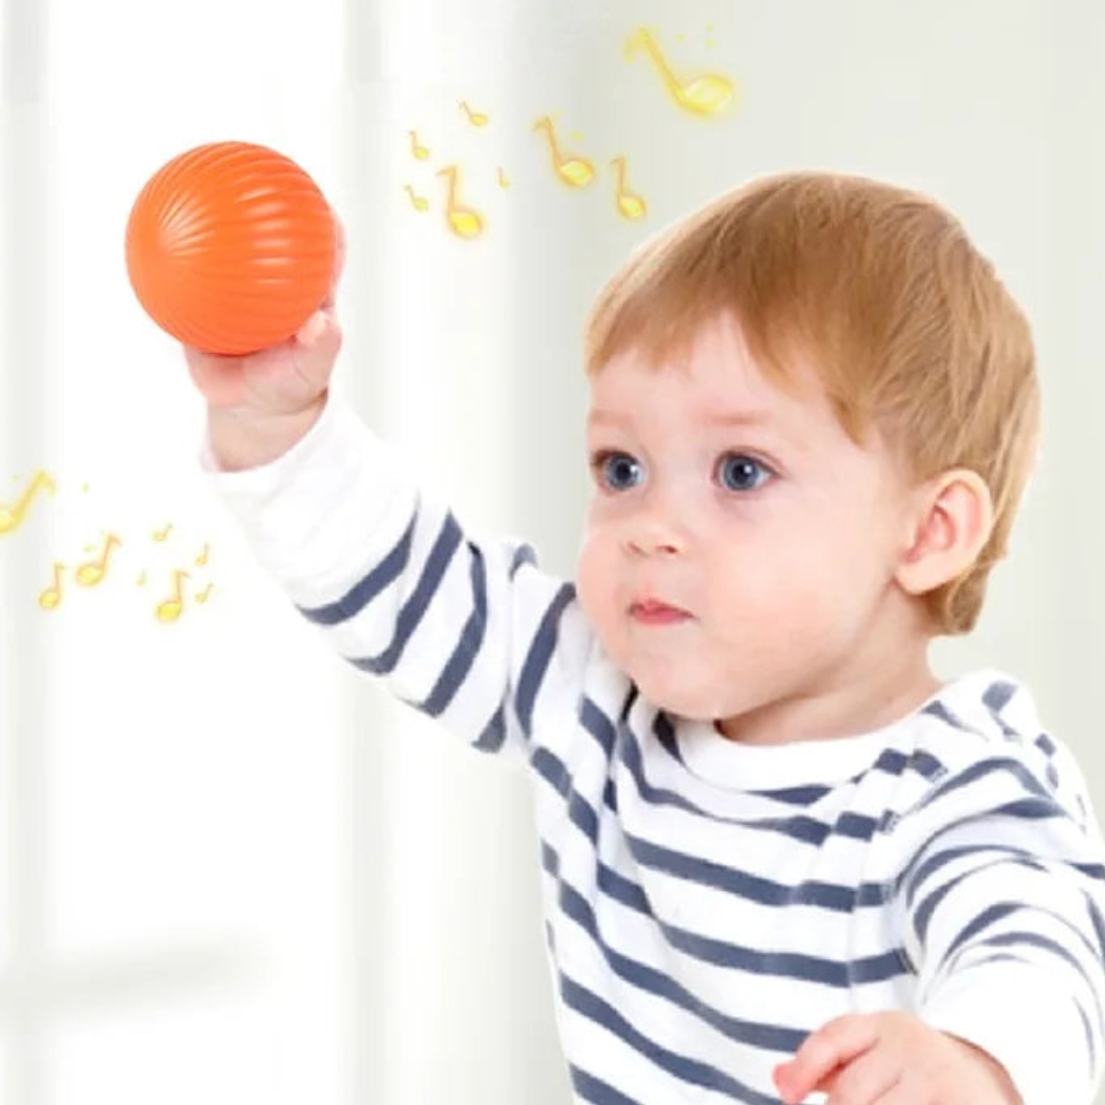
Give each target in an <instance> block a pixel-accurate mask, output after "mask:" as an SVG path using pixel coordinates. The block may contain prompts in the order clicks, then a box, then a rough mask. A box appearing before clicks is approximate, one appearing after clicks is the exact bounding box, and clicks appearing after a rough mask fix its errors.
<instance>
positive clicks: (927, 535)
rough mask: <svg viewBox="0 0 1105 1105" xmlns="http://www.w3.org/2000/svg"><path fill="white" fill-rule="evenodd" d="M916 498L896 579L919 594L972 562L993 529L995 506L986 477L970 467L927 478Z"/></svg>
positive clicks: (931, 588) (948, 578) (912, 591)
mask: <svg viewBox="0 0 1105 1105" xmlns="http://www.w3.org/2000/svg"><path fill="white" fill-rule="evenodd" d="M914 503H915V508H914V509H913V511H912V512H911V517H910V518H909V527H910V532H909V534H908V538H907V543H906V549H905V552H904V553H903V554H902V556H901V559H900V561H899V563H898V570H897V572H896V573H895V579H896V580H897V582H898V583H899V584H900V585H901V587H902V588H903V590H905V591H906V592H908V593H909V594H911V595H923V594H925V593H926V592H928V591H933V590H935V589H936V588H937V587H939V586H941V584H944V583H947V582H948V581H949V580H952V579H955V578H956V577H958V576H960V575H962V574H963V573H964V572H966V571H967V570H968V569H969V568H970V566H971V565H972V564H973V563H974V562H975V560H976V558H977V557H978V554H979V553H980V552H981V551H982V548H983V546H984V545H985V544H986V541H987V539H988V538H989V536H990V531H991V529H992V528H993V525H994V505H993V500H992V499H991V498H990V489H989V488H988V487H987V486H986V482H985V480H983V479H982V477H981V476H980V475H979V474H978V473H977V472H972V471H971V470H970V469H968V468H955V469H952V470H951V471H948V472H944V473H942V474H941V475H939V476H937V477H935V478H934V479H932V480H929V481H927V482H926V483H924V484H923V485H922V486H921V487H920V488H919V489H918V491H917V496H916V498H915V500H914Z"/></svg>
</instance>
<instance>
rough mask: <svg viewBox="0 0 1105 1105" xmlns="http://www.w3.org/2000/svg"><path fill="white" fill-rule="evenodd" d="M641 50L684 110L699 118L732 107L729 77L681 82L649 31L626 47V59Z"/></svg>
mask: <svg viewBox="0 0 1105 1105" xmlns="http://www.w3.org/2000/svg"><path fill="white" fill-rule="evenodd" d="M639 46H643V47H644V48H645V49H646V50H647V51H648V55H649V57H651V58H652V60H653V62H655V64H656V68H657V69H658V70H659V72H660V76H661V77H662V78H663V79H664V84H665V85H667V87H668V91H669V92H671V94H672V96H673V97H674V98H675V102H676V103H677V104H678V105H679V106H680V107H684V108H686V109H687V110H688V111H693V112H695V113H696V114H698V115H714V114H716V113H717V112H719V111H721V110H722V109H723V108H726V107H728V106H729V103H730V102H731V101H732V99H733V96H734V88H733V82H732V81H730V80H729V79H728V78H727V77H722V76H719V75H718V74H716V73H708V74H706V75H705V76H701V77H695V78H694V79H693V80H689V81H679V80H677V79H676V77H675V74H674V73H672V71H671V69H670V68H669V66H668V63H667V62H666V61H665V60H664V56H663V55H662V54H661V53H660V48H659V46H657V45H656V40H655V39H654V38H653V37H652V33H651V32H650V31H649V30H648V29H647V28H645V27H642V28H641V29H640V30H638V31H637V32H636V34H634V35H633V37H632V38H631V39H630V40H629V42H628V43H626V47H625V56H626V57H627V58H630V57H633V56H634V55H635V54H636V52H637V48H638V47H639Z"/></svg>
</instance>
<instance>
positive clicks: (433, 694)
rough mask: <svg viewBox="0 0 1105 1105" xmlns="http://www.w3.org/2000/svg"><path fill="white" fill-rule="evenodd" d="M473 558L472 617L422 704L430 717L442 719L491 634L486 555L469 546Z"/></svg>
mask: <svg viewBox="0 0 1105 1105" xmlns="http://www.w3.org/2000/svg"><path fill="white" fill-rule="evenodd" d="M469 551H470V552H471V554H472V561H471V571H470V573H469V575H470V584H471V588H472V613H471V614H469V616H468V621H467V622H465V625H464V628H463V629H462V630H461V633H460V640H458V641H457V647H456V648H455V649H454V650H453V654H452V656H450V657H449V660H448V662H447V663H446V664H445V667H444V668H443V669H442V672H441V674H440V675H439V676H438V678H437V682H436V683H435V684H434V688H433V690H432V691H430V694H429V696H428V697H427V698H426V701H425V702H423V703H422V704H421V707H420V709H422V710H424V711H425V712H426V713H427V714H429V716H430V717H438V716H439V715H440V714H441V713H442V712H444V710H445V708H446V707H447V706H448V705H449V703H450V702H452V701H453V698H454V697H455V696H456V693H457V691H458V690H459V689H460V685H461V683H463V682H464V680H465V679H466V678H467V676H468V673H469V672H470V671H471V670H472V664H473V663H474V662H475V659H476V657H477V656H478V655H479V651H480V646H481V645H482V644H483V638H484V634H485V633H486V632H487V568H486V567H485V565H484V562H483V553H481V552H480V550H479V548H477V547H476V546H475V545H469Z"/></svg>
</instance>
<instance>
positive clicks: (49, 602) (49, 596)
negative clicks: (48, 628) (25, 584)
mask: <svg viewBox="0 0 1105 1105" xmlns="http://www.w3.org/2000/svg"><path fill="white" fill-rule="evenodd" d="M64 568H65V565H64V564H62V563H60V562H56V563H55V564H54V581H53V583H51V584H50V586H49V587H47V588H46V589H45V590H44V591H40V592H39V595H38V605H39V606H41V607H42V609H43V610H54V609H56V608H57V606H58V604H59V603H60V602H61V573H62V571H63V570H64Z"/></svg>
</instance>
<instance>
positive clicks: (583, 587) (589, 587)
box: [576, 530, 613, 625]
mask: <svg viewBox="0 0 1105 1105" xmlns="http://www.w3.org/2000/svg"><path fill="white" fill-rule="evenodd" d="M612 575H613V565H612V557H611V550H610V548H609V544H608V542H606V541H604V540H603V539H602V537H601V534H599V533H596V532H595V531H594V530H589V531H588V533H587V535H586V537H585V538H584V540H583V546H582V548H581V549H580V552H579V564H578V566H577V570H576V591H577V593H578V595H579V602H580V605H581V606H582V607H583V612H584V614H586V616H587V619H588V620H589V621H590V622H591V623H592V625H595V624H598V623H600V622H602V621H603V620H604V618H605V616H606V612H607V610H608V609H609V605H610V598H611V595H610V580H611V576H612Z"/></svg>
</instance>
